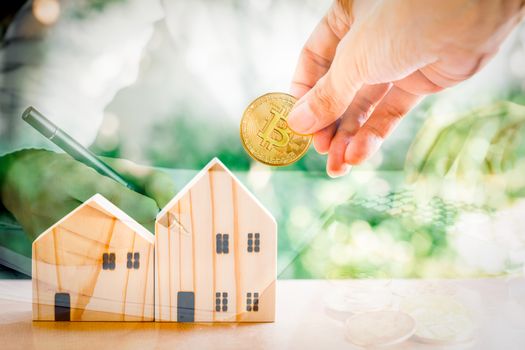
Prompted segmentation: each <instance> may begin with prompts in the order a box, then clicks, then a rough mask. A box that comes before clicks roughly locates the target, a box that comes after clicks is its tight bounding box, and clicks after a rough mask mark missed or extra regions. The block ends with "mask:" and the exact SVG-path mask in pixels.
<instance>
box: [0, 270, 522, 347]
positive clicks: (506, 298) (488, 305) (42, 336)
mask: <svg viewBox="0 0 525 350" xmlns="http://www.w3.org/2000/svg"><path fill="white" fill-rule="evenodd" d="M383 282H386V283H380V285H382V286H383V287H379V288H385V289H386V290H388V291H393V290H397V288H396V286H398V285H399V284H402V285H404V286H405V288H406V290H409V291H415V292H416V293H417V291H420V292H421V293H425V291H426V293H428V290H429V289H428V285H429V284H431V285H432V286H433V288H432V290H433V291H434V292H436V291H439V290H442V291H449V293H450V291H451V290H452V291H453V290H456V291H458V297H459V299H460V301H461V303H462V304H464V305H465V306H467V307H468V308H469V310H472V311H473V313H472V316H473V317H475V322H476V325H477V326H479V329H478V330H477V331H476V334H475V339H474V341H473V342H472V343H471V344H459V345H457V346H454V345H452V346H446V347H444V346H439V345H436V344H423V343H419V342H417V340H414V339H410V340H407V341H405V342H404V343H402V344H397V345H395V346H393V347H385V348H383V349H389V350H438V349H441V350H445V349H449V350H452V349H473V350H494V349H504V350H510V349H512V350H518V349H520V350H521V349H524V348H525V332H524V331H523V327H524V324H525V322H523V320H524V318H525V313H524V312H523V309H524V302H523V300H524V293H523V292H522V291H523V290H524V289H525V278H523V276H522V277H519V278H514V279H512V278H510V277H508V276H507V277H503V278H483V279H477V280H464V279H447V280H432V281H429V280H424V279H411V280H389V281H383ZM363 283H365V284H367V283H370V284H371V285H373V286H375V288H378V284H377V281H376V280H368V281H364V280H340V281H321V280H278V281H277V287H278V290H279V293H277V300H276V306H277V310H278V313H277V317H276V320H275V322H273V323H241V324H237V323H191V324H187V323H166V322H162V323H159V322H140V323H135V322H124V323H115V322H31V281H28V280H0V339H1V340H2V343H1V347H2V349H24V350H32V349H35V350H47V349H49V350H56V349H64V348H67V349H114V350H117V349H126V350H129V349H132V350H135V349H136V350H145V349H156V350H164V349H165V350H178V349H217V350H241V349H242V350H245V349H254V350H255V349H256V350H275V349H286V350H310V349H327V350H328V349H330V350H331V349H348V350H362V349H363V348H361V347H357V346H353V345H352V344H351V343H349V342H348V341H347V340H346V339H345V335H344V327H343V323H344V320H345V318H346V317H348V316H344V314H335V315H332V314H329V312H328V311H327V309H326V307H325V305H326V304H325V300H327V297H328V296H329V295H331V293H333V291H334V290H337V289H339V288H341V289H352V288H354V286H357V287H358V288H363ZM425 286H426V287H425Z"/></svg>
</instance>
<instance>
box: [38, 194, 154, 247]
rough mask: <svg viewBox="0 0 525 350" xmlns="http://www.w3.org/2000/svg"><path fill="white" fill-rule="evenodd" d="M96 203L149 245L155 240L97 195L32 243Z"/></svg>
mask: <svg viewBox="0 0 525 350" xmlns="http://www.w3.org/2000/svg"><path fill="white" fill-rule="evenodd" d="M93 202H94V203H96V204H97V205H98V206H100V207H102V209H104V210H105V211H107V212H108V213H110V214H111V215H113V216H115V217H116V218H117V219H118V220H119V221H121V222H122V223H123V224H124V225H126V226H127V227H128V228H130V229H131V230H132V231H134V232H136V233H137V234H138V235H139V236H141V237H142V238H144V239H145V240H147V241H148V242H149V243H152V244H153V243H154V242H155V238H154V236H153V234H152V233H151V232H149V231H148V230H147V229H146V228H145V227H144V226H142V225H141V224H139V223H138V222H137V221H135V220H134V219H133V218H132V217H131V216H129V215H128V214H126V213H125V212H123V211H122V210H121V209H120V208H118V207H117V206H116V205H115V204H113V203H111V202H110V201H109V200H107V199H106V197H104V196H103V195H101V194H99V193H97V194H95V195H94V196H92V197H91V198H89V199H88V200H86V201H85V202H84V203H82V204H80V205H79V206H78V207H76V208H75V209H73V210H72V211H71V212H70V213H69V214H67V215H66V216H64V217H63V218H62V219H60V220H59V221H58V222H56V223H55V224H54V225H53V226H51V227H50V228H48V229H47V230H45V231H44V232H42V233H41V234H40V235H39V236H38V237H37V238H36V239H35V241H34V242H33V243H36V242H37V241H38V240H39V239H40V238H41V237H43V236H45V235H46V234H47V233H49V232H51V231H52V229H53V228H55V227H56V226H58V225H60V224H61V223H63V222H64V221H66V220H67V219H69V218H70V217H72V216H73V215H75V214H76V213H77V212H78V211H79V210H80V209H81V208H83V207H85V206H86V205H89V204H90V203H93Z"/></svg>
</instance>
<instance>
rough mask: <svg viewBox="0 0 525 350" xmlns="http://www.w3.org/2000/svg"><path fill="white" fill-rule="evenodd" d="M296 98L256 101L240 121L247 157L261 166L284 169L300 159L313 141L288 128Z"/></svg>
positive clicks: (266, 97) (272, 96)
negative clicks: (289, 114) (262, 164)
mask: <svg viewBox="0 0 525 350" xmlns="http://www.w3.org/2000/svg"><path fill="white" fill-rule="evenodd" d="M295 102H296V99H295V97H293V96H291V95H288V94H284V93H269V94H266V95H263V96H261V97H259V98H257V99H256V100H255V101H253V102H252V103H251V104H250V105H249V106H248V108H246V110H245V111H244V114H243V116H242V119H241V141H242V145H243V147H244V149H245V150H246V152H248V154H249V155H250V156H251V157H252V158H254V159H256V160H258V161H259V162H261V163H264V164H267V165H272V166H284V165H289V164H292V163H293V162H295V161H297V160H299V159H301V157H302V156H304V154H305V153H306V151H307V150H308V147H309V146H310V143H311V142H312V136H311V135H300V134H297V133H295V132H294V131H292V129H290V128H289V127H288V123H287V122H286V119H287V118H288V113H289V112H290V110H291V109H292V107H293V105H294V104H295Z"/></svg>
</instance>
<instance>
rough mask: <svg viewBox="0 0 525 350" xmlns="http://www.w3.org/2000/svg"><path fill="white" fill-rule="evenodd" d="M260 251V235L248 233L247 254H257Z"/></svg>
mask: <svg viewBox="0 0 525 350" xmlns="http://www.w3.org/2000/svg"><path fill="white" fill-rule="evenodd" d="M260 250H261V235H260V233H258V232H256V233H248V253H253V252H255V253H258V252H259V251H260Z"/></svg>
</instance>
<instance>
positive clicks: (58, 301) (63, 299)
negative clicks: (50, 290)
mask: <svg viewBox="0 0 525 350" xmlns="http://www.w3.org/2000/svg"><path fill="white" fill-rule="evenodd" d="M70 320H71V298H70V297H69V293H55V321H70Z"/></svg>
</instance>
